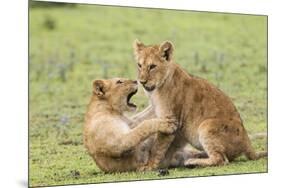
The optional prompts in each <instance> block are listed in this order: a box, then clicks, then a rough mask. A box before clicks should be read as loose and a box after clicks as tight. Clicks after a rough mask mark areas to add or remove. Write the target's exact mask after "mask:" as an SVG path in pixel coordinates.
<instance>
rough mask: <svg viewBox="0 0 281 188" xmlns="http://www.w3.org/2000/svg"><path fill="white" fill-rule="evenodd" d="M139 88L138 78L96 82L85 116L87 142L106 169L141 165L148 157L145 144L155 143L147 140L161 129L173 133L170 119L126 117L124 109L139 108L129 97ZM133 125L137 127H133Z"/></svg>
mask: <svg viewBox="0 0 281 188" xmlns="http://www.w3.org/2000/svg"><path fill="white" fill-rule="evenodd" d="M136 92H137V82H136V81H132V80H126V79H120V78H118V79H117V78H115V79H111V80H96V81H94V83H93V95H92V98H91V101H90V104H89V105H88V110H87V113H86V116H85V125H84V145H85V147H86V149H87V150H88V153H89V154H90V155H91V156H92V157H93V159H94V160H95V162H96V164H97V166H98V167H99V168H100V169H101V170H103V171H105V172H122V171H130V170H138V169H140V168H141V166H142V165H143V164H144V163H145V162H146V160H147V158H148V152H149V149H147V147H148V146H146V145H145V144H148V145H152V144H151V143H146V142H143V141H144V140H145V139H147V138H148V137H149V136H151V135H152V134H154V133H157V132H158V131H160V132H162V133H163V134H169V133H172V132H173V131H174V130H175V127H173V125H172V124H171V123H170V122H169V121H168V120H162V119H150V120H145V121H143V122H141V123H140V124H139V125H137V126H136V125H135V124H134V123H132V121H131V120H129V119H128V118H127V117H125V116H124V115H123V112H125V111H131V110H135V106H134V105H132V104H131V105H130V104H129V103H128V102H127V101H129V100H127V98H128V96H129V95H132V94H135V93H136ZM140 116H141V114H139V117H138V119H139V121H141V120H142V119H141V117H140ZM135 118H136V117H135ZM135 123H138V122H137V121H135ZM130 125H131V126H132V127H135V128H133V129H131V128H130Z"/></svg>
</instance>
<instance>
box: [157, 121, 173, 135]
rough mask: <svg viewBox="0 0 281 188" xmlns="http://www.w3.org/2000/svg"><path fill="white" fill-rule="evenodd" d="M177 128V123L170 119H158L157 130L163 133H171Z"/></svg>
mask: <svg viewBox="0 0 281 188" xmlns="http://www.w3.org/2000/svg"><path fill="white" fill-rule="evenodd" d="M176 130H177V125H176V124H175V123H174V121H171V120H170V119H161V120H159V131H160V132H161V133H165V134H172V133H174V132H175V131H176Z"/></svg>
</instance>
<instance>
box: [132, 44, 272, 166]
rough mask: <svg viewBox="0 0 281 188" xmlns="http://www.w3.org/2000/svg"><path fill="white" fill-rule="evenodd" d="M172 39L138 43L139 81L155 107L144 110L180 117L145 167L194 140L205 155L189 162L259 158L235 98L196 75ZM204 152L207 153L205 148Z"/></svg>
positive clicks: (204, 163)
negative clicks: (180, 59) (181, 61)
mask: <svg viewBox="0 0 281 188" xmlns="http://www.w3.org/2000/svg"><path fill="white" fill-rule="evenodd" d="M173 51H174V47H173V45H172V43H171V42H168V41H166V42H163V43H162V44H160V45H150V46H146V45H144V44H143V43H141V42H139V41H135V43H134V53H135V58H136V61H137V67H138V80H139V82H140V83H141V84H142V85H143V87H144V89H145V91H146V93H147V94H148V96H149V98H150V102H151V104H152V106H150V107H148V108H147V109H146V110H145V111H144V113H143V114H145V115H148V116H150V117H151V116H153V115H152V114H154V115H155V116H156V117H158V118H168V119H171V120H175V122H174V123H175V125H177V127H178V129H177V130H176V132H175V134H173V135H163V134H161V133H159V134H158V138H157V142H156V144H155V145H154V146H153V149H152V154H151V155H152V156H150V160H149V162H148V165H147V166H146V170H150V169H154V168H159V165H160V166H165V165H166V166H167V165H168V164H169V160H171V157H172V156H173V153H175V151H176V150H177V149H178V148H181V147H184V146H185V145H186V144H187V143H190V144H191V145H192V146H194V147H195V148H197V149H199V150H202V151H205V152H206V154H207V155H205V157H206V158H200V159H199V158H193V159H187V160H186V161H185V162H184V164H185V166H187V167H194V166H212V165H222V164H226V163H228V162H229V161H232V160H233V159H234V158H236V157H237V156H239V155H241V154H245V155H246V157H247V158H248V159H252V160H255V159H258V158H260V157H262V156H266V155H267V152H260V153H256V152H255V150H254V149H253V147H252V146H251V142H250V139H249V137H248V134H247V131H246V129H245V128H244V126H243V122H242V120H241V117H240V114H239V112H238V111H237V109H236V107H235V106H234V104H233V103H232V101H231V99H230V98H229V97H228V96H227V95H226V94H225V93H223V92H222V91H221V90H220V89H218V88H217V87H216V86H214V85H213V84H211V83H209V82H208V81H206V80H204V79H202V78H198V77H195V76H192V75H191V74H188V73H187V72H186V71H185V70H183V69H182V68H181V67H180V66H179V65H177V64H175V63H174V60H173ZM202 154H203V155H204V153H202Z"/></svg>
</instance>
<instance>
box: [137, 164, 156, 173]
mask: <svg viewBox="0 0 281 188" xmlns="http://www.w3.org/2000/svg"><path fill="white" fill-rule="evenodd" d="M151 170H153V168H152V167H151V166H149V165H143V166H141V167H139V168H138V171H139V172H145V171H151Z"/></svg>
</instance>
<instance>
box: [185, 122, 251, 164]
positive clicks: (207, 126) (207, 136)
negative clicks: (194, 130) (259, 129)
mask: <svg viewBox="0 0 281 188" xmlns="http://www.w3.org/2000/svg"><path fill="white" fill-rule="evenodd" d="M198 135H199V141H200V144H201V145H202V148H203V149H204V151H205V152H206V153H207V155H208V158H205V159H188V160H186V161H185V166H186V167H190V168H192V167H195V166H201V167H204V166H219V165H224V164H227V163H228V162H229V160H233V159H234V158H235V157H237V156H238V155H240V154H241V153H242V152H243V151H244V149H245V148H244V135H245V130H244V128H243V126H242V125H241V124H240V122H235V121H226V120H219V119H208V120H205V121H203V122H202V123H201V124H200V126H199V128H198Z"/></svg>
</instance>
